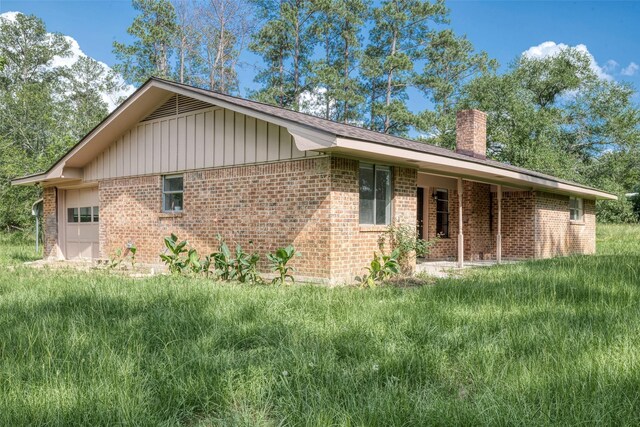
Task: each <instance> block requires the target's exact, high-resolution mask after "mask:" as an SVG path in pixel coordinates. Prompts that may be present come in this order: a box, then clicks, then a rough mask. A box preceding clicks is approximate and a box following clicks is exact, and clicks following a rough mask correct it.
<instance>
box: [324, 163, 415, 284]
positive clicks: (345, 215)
mask: <svg viewBox="0 0 640 427" xmlns="http://www.w3.org/2000/svg"><path fill="white" fill-rule="evenodd" d="M358 171H359V162H358V161H357V160H351V159H343V158H337V157H334V158H332V160H331V218H332V221H331V222H332V225H331V242H332V243H331V251H330V257H331V266H332V273H331V280H332V281H333V282H341V281H342V282H344V281H351V280H352V279H353V278H354V277H355V276H358V275H362V274H363V273H364V272H365V270H364V267H366V266H367V265H368V264H369V263H370V262H371V260H372V259H373V253H374V252H375V251H378V252H379V251H380V248H379V245H378V242H379V239H380V237H381V236H382V235H383V233H384V231H385V230H386V228H387V227H386V226H383V225H360V217H359V203H360V202H359V188H358V185H359V184H358V182H359V179H358ZM392 177H393V183H392V188H393V198H392V216H393V219H394V220H395V221H396V222H399V223H406V224H410V225H411V226H412V227H415V225H416V188H417V172H416V170H415V169H407V168H398V167H394V168H393V170H392ZM385 249H389V248H385Z"/></svg>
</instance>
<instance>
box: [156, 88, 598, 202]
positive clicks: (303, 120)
mask: <svg viewBox="0 0 640 427" xmlns="http://www.w3.org/2000/svg"><path fill="white" fill-rule="evenodd" d="M152 80H157V81H160V82H163V83H166V84H169V85H172V86H176V87H179V88H181V89H185V90H188V91H192V92H196V93H199V94H202V95H205V96H207V97H209V98H211V99H213V100H220V101H224V102H228V103H230V104H233V105H237V106H239V107H243V108H247V109H250V110H254V111H257V112H261V113H264V114H267V115H270V116H273V117H277V118H280V119H284V120H288V121H291V122H294V123H296V124H301V125H304V126H308V127H310V128H312V129H314V130H318V131H321V132H326V133H330V134H333V135H335V136H339V137H345V138H352V139H357V140H361V141H367V142H374V143H377V144H382V145H389V146H393V147H400V148H405V149H408V150H412V151H417V152H420V153H428V154H434V155H437V156H443V157H449V158H453V159H459V160H464V161H468V162H472V163H477V164H482V165H487V166H492V167H496V168H500V169H505V170H508V171H513V172H518V173H522V174H525V175H529V176H532V177H536V178H542V179H548V180H552V181H556V182H561V183H564V184H569V185H575V186H578V187H582V188H586V189H590V190H596V191H600V190H598V189H595V188H592V187H588V186H585V185H582V184H578V183H576V182H572V181H568V180H565V179H561V178H557V177H555V176H551V175H547V174H544V173H540V172H536V171H532V170H529V169H525V168H521V167H517V166H513V165H510V164H507V163H502V162H498V161H495V160H491V159H478V158H475V157H471V156H467V155H464V154H459V153H456V152H455V151H452V150H449V149H446V148H443V147H438V146H436V145H432V144H429V143H426V142H420V141H414V140H411V139H407V138H402V137H399V136H394V135H388V134H384V133H380V132H376V131H372V130H369V129H364V128H361V127H358V126H354V125H349V124H345V123H338V122H334V121H332V120H326V119H323V118H320V117H316V116H312V115H310V114H306V113H301V112H298V111H292V110H288V109H286V108H281V107H276V106H273V105H269V104H264V103H262V102H257V101H251V100H248V99H245V98H239V97H236V96H231V95H226V94H222V93H219V92H214V91H210V90H206V89H200V88H197V87H193V86H189V85H185V84H181V83H176V82H172V81H169V80H164V79H159V78H156V77H153V78H152Z"/></svg>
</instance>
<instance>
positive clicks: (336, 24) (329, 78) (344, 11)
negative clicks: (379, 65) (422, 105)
mask: <svg viewBox="0 0 640 427" xmlns="http://www.w3.org/2000/svg"><path fill="white" fill-rule="evenodd" d="M317 7H318V15H317V19H316V22H315V26H314V30H315V33H316V37H317V39H318V40H319V41H320V45H321V46H322V48H323V51H324V57H323V58H321V59H319V60H316V61H314V62H313V64H312V68H313V74H312V76H310V77H309V81H310V86H314V87H321V88H323V89H324V91H323V92H322V97H323V100H324V103H325V108H324V110H325V114H324V117H325V118H327V119H333V120H336V121H340V122H344V123H357V122H360V121H361V118H362V107H361V106H362V104H363V103H364V97H363V96H362V85H361V82H360V77H359V75H358V73H357V70H358V66H359V61H360V59H361V56H362V49H361V35H360V30H361V28H362V26H363V25H364V22H365V21H366V19H367V17H368V13H369V5H368V3H367V2H365V1H363V0H327V1H325V2H320V3H319V4H318V5H317Z"/></svg>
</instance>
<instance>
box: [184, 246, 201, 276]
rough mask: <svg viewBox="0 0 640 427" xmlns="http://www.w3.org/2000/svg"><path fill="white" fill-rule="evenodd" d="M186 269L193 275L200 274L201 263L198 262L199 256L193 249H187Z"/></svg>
mask: <svg viewBox="0 0 640 427" xmlns="http://www.w3.org/2000/svg"><path fill="white" fill-rule="evenodd" d="M186 267H187V268H188V269H189V270H191V272H192V273H193V274H199V273H202V261H201V260H200V255H198V251H197V250H195V249H193V248H192V249H189V252H187V265H186Z"/></svg>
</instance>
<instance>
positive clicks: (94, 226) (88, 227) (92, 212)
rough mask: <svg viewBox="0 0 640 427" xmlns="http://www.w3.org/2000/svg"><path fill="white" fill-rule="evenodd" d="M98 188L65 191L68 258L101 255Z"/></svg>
mask: <svg viewBox="0 0 640 427" xmlns="http://www.w3.org/2000/svg"><path fill="white" fill-rule="evenodd" d="M98 200H99V199H98V189H97V188H85V189H81V190H67V191H65V207H66V210H67V212H66V215H65V221H66V225H65V227H66V228H65V252H66V254H65V255H66V258H67V259H94V258H98V257H99V256H100V252H99V250H100V248H99V238H98V221H99V220H100V208H99V205H98Z"/></svg>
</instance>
